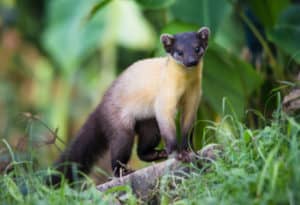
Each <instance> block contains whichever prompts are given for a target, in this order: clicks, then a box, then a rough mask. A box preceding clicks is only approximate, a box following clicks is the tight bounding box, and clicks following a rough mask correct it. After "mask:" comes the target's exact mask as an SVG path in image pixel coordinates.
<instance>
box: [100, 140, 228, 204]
mask: <svg viewBox="0 0 300 205" xmlns="http://www.w3.org/2000/svg"><path fill="white" fill-rule="evenodd" d="M221 151H222V147H221V145H218V144H209V145H207V146H205V147H204V148H203V149H201V150H200V151H198V152H197V153H190V157H191V159H192V163H194V164H196V165H197V166H202V165H203V163H209V162H210V161H212V160H215V159H216V157H217V156H219V154H220V152H221ZM182 171H184V172H189V169H188V166H186V164H184V163H182V162H180V161H178V160H176V159H175V158H171V159H168V160H166V161H163V162H159V163H154V164H153V165H151V166H149V167H146V168H143V169H140V170H137V171H135V172H133V173H131V174H128V175H126V176H123V177H119V178H113V179H112V180H111V181H109V182H106V183H104V184H101V185H98V186H97V189H98V190H99V191H101V192H105V191H106V190H109V189H111V188H113V187H116V186H122V185H130V187H131V188H132V190H133V192H134V193H135V194H136V195H137V196H138V197H139V198H141V199H147V198H149V194H151V193H152V192H151V190H152V189H153V188H154V187H155V186H156V185H157V183H158V180H159V178H160V177H162V176H163V175H165V174H176V173H180V172H181V173H182Z"/></svg>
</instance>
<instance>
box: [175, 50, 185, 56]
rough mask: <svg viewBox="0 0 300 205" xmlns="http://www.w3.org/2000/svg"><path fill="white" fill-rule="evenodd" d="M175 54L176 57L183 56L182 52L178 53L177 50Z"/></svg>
mask: <svg viewBox="0 0 300 205" xmlns="http://www.w3.org/2000/svg"><path fill="white" fill-rule="evenodd" d="M175 54H176V55H178V56H183V52H182V51H179V50H178V51H175Z"/></svg>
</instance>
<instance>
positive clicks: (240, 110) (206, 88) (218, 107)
mask: <svg viewBox="0 0 300 205" xmlns="http://www.w3.org/2000/svg"><path fill="white" fill-rule="evenodd" d="M203 76H204V77H203V97H204V99H205V100H206V101H207V102H208V103H209V104H210V105H211V106H212V108H213V109H214V110H215V111H217V112H218V113H222V112H223V110H222V100H223V98H224V97H225V98H226V99H227V100H228V101H229V102H230V104H231V105H232V108H233V109H234V111H235V113H236V114H237V116H239V117H241V116H243V114H244V109H245V107H246V105H247V101H248V97H249V96H250V94H251V93H252V92H253V91H254V90H255V89H256V88H258V87H259V86H260V84H261V78H260V76H259V75H258V74H257V73H256V72H255V70H254V69H253V67H252V66H251V65H250V64H248V63H246V62H244V61H242V60H240V59H238V58H237V57H236V56H235V55H232V54H230V53H228V52H227V51H226V50H225V49H223V48H221V47H219V46H217V45H216V44H213V43H211V44H210V45H209V49H208V51H207V53H206V55H205V57H204V74H203Z"/></svg>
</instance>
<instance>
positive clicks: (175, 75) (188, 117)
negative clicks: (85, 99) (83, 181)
mask: <svg viewBox="0 0 300 205" xmlns="http://www.w3.org/2000/svg"><path fill="white" fill-rule="evenodd" d="M208 35H209V30H208V29H207V28H202V29H200V30H199V31H198V32H190V33H183V34H177V35H175V36H171V35H163V36H162V38H161V40H162V43H163V45H164V47H165V50H166V51H167V53H168V54H169V55H168V56H167V57H161V58H152V59H146V60H141V61H138V62H136V63H134V64H133V65H131V66H130V67H128V68H127V69H126V70H125V71H124V72H123V73H122V74H121V75H120V76H119V77H118V78H117V79H116V80H115V81H114V82H113V83H112V85H111V87H110V88H109V89H108V90H107V91H106V93H105V95H104V96H103V99H102V101H101V103H100V104H99V105H98V107H97V108H96V110H95V111H94V112H93V113H92V114H91V115H90V116H89V118H88V120H87V121H86V122H85V123H84V125H83V127H82V128H81V130H80V132H79V133H78V135H77V136H76V138H75V139H74V141H73V143H72V144H71V146H70V147H68V149H67V150H66V151H65V152H64V153H63V154H62V155H61V157H60V159H59V160H58V162H57V165H59V167H58V170H60V171H62V172H63V173H64V174H65V176H66V178H67V179H68V180H70V181H72V180H73V179H74V173H73V172H72V168H71V166H70V164H68V165H67V164H63V163H65V162H72V163H76V164H77V166H78V167H77V168H78V170H79V171H82V172H85V173H88V172H89V171H90V169H91V167H92V165H93V164H94V162H95V161H96V160H97V158H98V157H99V156H101V154H103V153H104V152H106V151H109V152H110V155H111V165H112V170H113V171H114V173H115V175H117V176H119V175H120V174H122V173H121V171H122V169H123V168H124V166H123V164H126V163H127V162H128V160H129V158H130V154H131V150H132V146H133V142H134V136H135V135H137V136H138V152H137V153H138V156H139V157H140V159H142V160H144V161H154V160H158V159H164V158H167V157H168V155H170V154H171V153H173V152H177V156H178V158H179V159H182V160H186V156H187V154H184V153H185V152H186V150H187V149H188V133H189V131H190V129H191V127H192V124H193V122H194V119H195V117H196V112H197V109H198V105H199V102H200V99H201V78H202V65H203V63H202V56H203V54H204V51H205V49H206V47H207V40H208ZM182 42H185V43H184V44H187V45H185V46H186V48H185V47H184V45H181V44H182ZM176 43H177V44H176ZM180 46H181V49H182V50H183V51H182V52H185V51H187V50H189V49H188V48H192V49H193V52H195V53H196V55H195V54H193V56H194V58H193V57H189V56H187V58H186V59H185V58H184V56H183V55H181V53H176V52H181V51H178V49H179V48H180ZM172 48H173V50H172ZM195 48H196V49H195ZM199 48H200V49H199ZM195 50H196V51H195ZM189 52H192V51H191V49H190V50H189ZM179 54H180V55H179ZM181 57H182V58H181ZM178 110H180V111H181V116H182V119H181V130H182V136H183V142H182V144H181V146H179V145H178V143H177V140H176V127H175V115H176V112H177V111H178ZM161 137H162V138H163V139H164V142H165V146H166V149H165V150H156V149H155V148H156V146H157V145H158V144H159V142H160V139H161ZM57 180H59V178H55V177H53V178H52V183H57Z"/></svg>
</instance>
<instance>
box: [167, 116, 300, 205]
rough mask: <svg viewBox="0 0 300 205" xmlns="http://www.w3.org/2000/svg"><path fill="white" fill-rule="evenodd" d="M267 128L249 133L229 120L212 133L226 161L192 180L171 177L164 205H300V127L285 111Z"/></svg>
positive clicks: (195, 174)
mask: <svg viewBox="0 0 300 205" xmlns="http://www.w3.org/2000/svg"><path fill="white" fill-rule="evenodd" d="M266 124H267V125H265V126H264V127H263V128H262V129H259V130H249V129H247V128H246V127H245V126H244V125H243V124H241V123H240V122H237V121H235V120H232V118H231V117H228V118H227V120H224V121H222V123H220V124H219V125H217V126H215V127H212V129H213V132H214V133H215V135H216V137H217V138H218V139H219V141H222V142H223V145H224V154H223V156H222V157H220V159H218V160H216V161H215V162H213V163H211V164H210V165H207V166H206V167H203V168H201V169H200V168H195V171H194V172H193V173H191V174H189V175H188V177H185V178H180V177H174V176H166V177H165V178H166V179H165V180H164V181H166V182H165V183H164V184H163V185H162V187H161V193H162V197H161V198H162V201H161V202H162V203H161V204H170V203H172V204H205V205H207V204H217V205H221V204H224V205H227V204H228V205H232V204H242V205H247V204H249V205H250V204H251V205H252V204H291V205H293V204H299V201H300V164H299V162H300V161H299V160H300V147H299V144H300V132H299V131H300V125H299V124H298V123H297V122H296V121H295V119H294V118H291V117H288V116H286V115H284V114H283V113H281V112H280V111H279V112H277V113H275V114H274V120H272V121H271V122H269V123H267V122H266ZM174 178H175V180H174Z"/></svg>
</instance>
